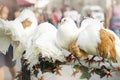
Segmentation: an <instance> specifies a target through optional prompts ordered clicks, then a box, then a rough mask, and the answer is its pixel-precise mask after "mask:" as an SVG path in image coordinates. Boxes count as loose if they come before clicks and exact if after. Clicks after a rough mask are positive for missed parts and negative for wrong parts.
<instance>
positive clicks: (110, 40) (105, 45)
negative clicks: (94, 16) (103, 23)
mask: <svg viewBox="0 0 120 80" xmlns="http://www.w3.org/2000/svg"><path fill="white" fill-rule="evenodd" d="M99 32H100V39H101V43H99V44H98V51H99V54H100V56H101V57H103V58H107V57H108V53H110V59H111V60H112V61H113V62H116V49H115V37H114V35H113V34H111V33H110V32H107V31H105V30H104V29H101V30H100V31H99Z"/></svg>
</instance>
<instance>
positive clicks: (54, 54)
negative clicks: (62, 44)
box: [24, 22, 65, 66]
mask: <svg viewBox="0 0 120 80" xmlns="http://www.w3.org/2000/svg"><path fill="white" fill-rule="evenodd" d="M37 30H38V31H36V32H37V33H36V35H37V36H35V37H33V39H32V45H31V46H29V47H30V48H28V49H27V50H26V54H25V55H24V57H25V58H26V59H28V61H29V62H30V65H31V66H32V65H34V64H36V63H37V62H38V58H39V55H40V54H42V57H47V58H49V59H51V58H52V60H53V61H55V60H59V61H64V60H65V59H64V55H63V54H62V51H61V50H60V49H59V48H58V47H57V46H56V44H55V40H56V33H57V29H56V28H55V27H54V26H53V25H52V24H50V23H47V22H45V23H42V24H40V26H38V29H37Z"/></svg>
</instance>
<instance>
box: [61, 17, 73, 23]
mask: <svg viewBox="0 0 120 80" xmlns="http://www.w3.org/2000/svg"><path fill="white" fill-rule="evenodd" d="M69 22H70V23H74V20H72V19H71V18H69V17H65V18H63V19H62V20H61V24H64V23H69Z"/></svg>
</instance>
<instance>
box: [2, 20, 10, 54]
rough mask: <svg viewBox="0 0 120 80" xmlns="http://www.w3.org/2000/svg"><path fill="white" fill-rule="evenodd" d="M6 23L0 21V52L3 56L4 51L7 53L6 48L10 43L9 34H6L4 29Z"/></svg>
mask: <svg viewBox="0 0 120 80" xmlns="http://www.w3.org/2000/svg"><path fill="white" fill-rule="evenodd" d="M5 23H6V21H4V20H2V19H0V45H1V46H0V51H1V52H2V53H3V54H6V51H8V47H9V45H10V43H11V41H12V40H11V37H10V34H9V32H7V29H6V28H5V25H4V24H5Z"/></svg>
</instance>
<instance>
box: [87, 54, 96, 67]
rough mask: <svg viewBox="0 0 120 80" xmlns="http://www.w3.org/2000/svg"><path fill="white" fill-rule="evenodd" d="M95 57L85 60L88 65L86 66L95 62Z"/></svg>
mask: <svg viewBox="0 0 120 80" xmlns="http://www.w3.org/2000/svg"><path fill="white" fill-rule="evenodd" d="M94 58H95V56H93V57H92V58H91V59H89V58H87V59H85V60H86V63H88V65H89V66H90V65H91V64H92V63H93V62H94V61H95V60H94Z"/></svg>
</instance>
